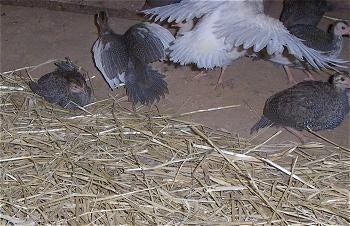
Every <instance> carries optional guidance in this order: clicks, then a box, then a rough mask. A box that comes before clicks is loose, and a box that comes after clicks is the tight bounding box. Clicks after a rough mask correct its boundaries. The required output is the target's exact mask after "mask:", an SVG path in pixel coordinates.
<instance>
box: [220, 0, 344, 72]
mask: <svg viewBox="0 0 350 226" xmlns="http://www.w3.org/2000/svg"><path fill="white" fill-rule="evenodd" d="M259 4H260V3H259V2H254V1H253V2H250V1H246V2H243V3H241V2H239V1H229V2H227V7H225V8H224V10H221V13H222V18H225V19H223V20H220V21H218V22H217V27H216V32H217V35H218V37H224V38H225V42H226V43H230V44H233V46H235V47H238V46H243V48H244V49H248V48H253V50H254V51H255V52H259V51H260V50H262V49H264V48H266V50H267V53H268V54H269V55H272V54H282V52H283V50H284V48H287V50H288V52H289V54H292V55H294V56H295V57H296V58H297V59H299V60H301V61H304V60H306V61H308V62H309V63H310V64H311V65H312V66H313V67H315V68H316V69H320V68H326V67H332V66H340V67H341V66H342V64H344V63H346V61H344V60H341V59H337V58H334V57H331V56H326V55H325V54H323V53H322V52H320V51H317V50H314V49H312V48H309V47H307V46H306V45H304V44H303V42H302V40H301V39H299V38H297V37H295V36H294V35H292V34H291V33H290V32H289V31H288V30H287V28H286V27H285V26H284V25H283V24H282V23H281V22H280V21H279V20H277V19H274V18H271V17H269V16H267V15H265V14H264V13H263V10H261V9H262V7H263V6H262V2H261V7H259ZM238 8H239V10H237V9H238ZM234 9H236V12H235V13H232V10H234ZM230 12H231V13H230Z"/></svg>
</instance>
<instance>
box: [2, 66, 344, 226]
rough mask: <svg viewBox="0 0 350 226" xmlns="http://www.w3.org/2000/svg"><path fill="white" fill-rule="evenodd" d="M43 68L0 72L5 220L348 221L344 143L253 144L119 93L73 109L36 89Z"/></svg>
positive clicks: (159, 222)
mask: <svg viewBox="0 0 350 226" xmlns="http://www.w3.org/2000/svg"><path fill="white" fill-rule="evenodd" d="M39 67H40V66H39ZM36 68H37V66H35V67H26V68H24V69H18V70H14V71H11V72H4V73H1V78H0V117H1V131H0V180H1V181H0V224H6V225H13V224H14V225H37V224H61V225H66V224H69V225H88V224H89V225H100V224H105V225H116V224H124V225H125V224H127V225H166V224H168V225H198V224H200V225H252V224H254V225H266V224H276V225H287V224H288V225H293V224H294V225H297V224H299V225H300V224H303V225H310V224H320V225H347V224H348V223H349V221H350V213H349V208H348V207H349V169H350V162H349V155H348V152H347V151H346V149H345V150H342V149H340V148H338V147H336V146H334V145H331V144H328V143H326V142H324V143H323V144H310V145H307V146H303V147H298V146H297V145H296V144H293V143H287V144H286V143H284V144H273V145H271V144H270V145H269V143H270V142H269V140H267V141H266V142H264V143H262V144H252V143H250V141H249V140H248V139H244V138H239V137H236V136H234V135H232V134H230V133H227V132H224V131H216V130H213V129H210V128H207V127H205V126H202V125H199V124H196V123H191V122H184V121H182V120H181V117H179V116H178V117H172V116H169V115H165V116H164V115H162V114H160V113H159V112H157V111H156V110H152V111H151V110H149V109H148V110H147V109H146V110H145V109H136V111H132V110H128V109H127V108H125V107H123V104H122V103H121V102H122V99H123V98H117V97H111V98H109V99H105V100H100V101H98V102H94V103H92V104H90V105H88V106H86V107H85V109H81V110H77V111H73V112H69V111H67V110H65V109H62V108H60V107H57V106H54V105H51V104H48V103H46V102H45V101H44V100H43V99H41V98H40V97H38V96H36V95H34V94H33V93H32V92H30V89H29V88H28V86H27V85H26V83H25V80H28V76H27V77H26V76H24V75H25V74H26V73H25V70H27V71H28V73H29V74H33V73H35V69H36ZM231 107H238V106H231ZM152 109H156V108H155V107H153V108H152ZM216 110H218V109H216ZM193 113H196V112H193ZM188 114H191V113H188ZM180 116H181V115H180Z"/></svg>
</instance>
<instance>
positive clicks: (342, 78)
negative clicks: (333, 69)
mask: <svg viewBox="0 0 350 226" xmlns="http://www.w3.org/2000/svg"><path fill="white" fill-rule="evenodd" d="M329 82H330V83H332V84H333V85H334V86H336V87H337V88H338V89H340V90H345V89H350V76H349V72H346V71H339V72H337V73H335V74H334V75H332V76H331V77H330V78H329Z"/></svg>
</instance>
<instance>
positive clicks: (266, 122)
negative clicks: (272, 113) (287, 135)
mask: <svg viewBox="0 0 350 226" xmlns="http://www.w3.org/2000/svg"><path fill="white" fill-rule="evenodd" d="M272 124H273V123H272V122H271V121H270V120H269V119H268V118H266V117H265V116H261V118H260V120H259V121H258V122H257V123H255V125H254V126H253V127H252V128H251V129H250V134H253V133H254V132H258V131H259V129H261V128H265V127H267V126H271V125H272Z"/></svg>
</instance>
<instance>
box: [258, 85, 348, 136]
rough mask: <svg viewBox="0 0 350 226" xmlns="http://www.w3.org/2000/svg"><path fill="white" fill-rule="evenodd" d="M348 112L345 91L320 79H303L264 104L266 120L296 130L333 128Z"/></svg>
mask: <svg viewBox="0 0 350 226" xmlns="http://www.w3.org/2000/svg"><path fill="white" fill-rule="evenodd" d="M348 112H349V102H348V98H347V95H346V93H345V92H341V93H338V91H337V90H336V89H335V88H333V87H332V85H331V84H329V83H325V82H320V81H305V82H301V83H299V84H297V85H295V86H293V87H291V88H289V89H286V90H283V91H281V92H279V93H277V94H275V95H273V96H271V97H270V98H269V99H268V100H267V101H266V103H265V107H264V116H265V117H267V118H268V119H269V120H271V121H272V122H274V123H275V124H278V125H280V126H288V127H292V128H295V129H298V130H303V129H307V127H309V128H311V129H313V130H315V131H317V130H322V129H331V128H335V127H336V126H338V125H339V124H340V123H341V122H342V120H343V119H344V116H345V115H346V114H347V113H348Z"/></svg>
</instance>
